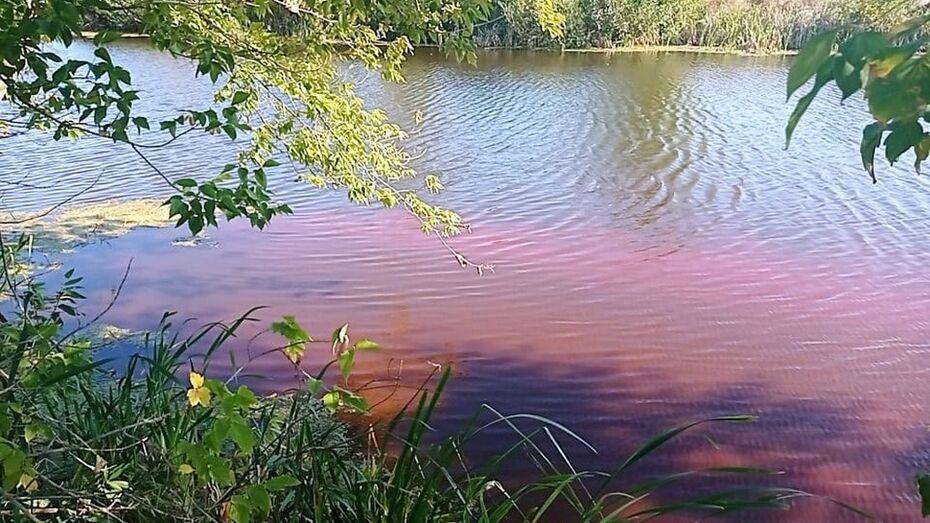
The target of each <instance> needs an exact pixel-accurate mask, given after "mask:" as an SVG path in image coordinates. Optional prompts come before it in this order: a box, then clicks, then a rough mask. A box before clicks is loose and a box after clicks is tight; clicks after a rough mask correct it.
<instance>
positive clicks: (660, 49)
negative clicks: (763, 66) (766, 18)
mask: <svg viewBox="0 0 930 523" xmlns="http://www.w3.org/2000/svg"><path fill="white" fill-rule="evenodd" d="M98 33H99V31H81V36H83V37H84V38H86V39H88V40H91V39H93V38H94V37H95V36H96V35H97V34H98ZM121 36H122V38H127V39H141V38H148V37H149V36H148V35H147V34H144V33H121ZM417 47H420V48H426V49H429V48H435V47H436V46H434V45H420V46H417ZM477 48H478V49H479V50H482V51H533V52H547V53H599V54H615V53H694V54H725V55H735V56H794V55H796V54H798V52H797V51H796V50H771V51H763V50H747V49H731V48H726V47H705V46H699V45H623V46H617V47H587V48H556V47H527V46H512V47H511V46H477Z"/></svg>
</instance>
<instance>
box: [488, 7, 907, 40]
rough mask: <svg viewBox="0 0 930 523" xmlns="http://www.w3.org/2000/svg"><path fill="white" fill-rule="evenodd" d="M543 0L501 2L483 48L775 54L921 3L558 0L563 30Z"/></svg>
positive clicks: (890, 20) (873, 25)
mask: <svg viewBox="0 0 930 523" xmlns="http://www.w3.org/2000/svg"><path fill="white" fill-rule="evenodd" d="M538 3H539V2H537V1H535V0H501V1H500V2H498V3H497V4H495V8H494V14H493V15H492V17H491V22H489V23H487V24H485V25H483V26H481V27H480V28H479V29H478V31H477V40H478V42H479V43H480V44H481V45H487V46H504V47H554V48H560V47H567V48H613V47H623V46H699V47H711V48H722V49H732V50H743V51H756V52H772V51H785V50H793V49H798V48H800V47H801V46H802V45H803V44H804V43H805V42H806V41H807V40H809V39H810V38H811V37H812V36H813V35H815V34H817V33H818V32H820V31H823V30H824V29H826V28H832V27H842V26H846V27H851V28H860V29H877V30H887V29H890V28H891V27H892V26H894V25H895V24H897V23H899V22H900V21H901V20H906V19H908V18H910V17H912V16H914V15H915V14H916V13H917V12H918V9H919V8H918V7H917V5H918V4H917V2H913V1H904V2H900V1H896V2H887V1H884V0H813V1H810V2H804V1H800V0H763V1H750V0H558V1H556V2H554V4H555V9H556V10H558V12H560V13H562V14H563V15H564V29H563V31H562V34H560V35H557V36H555V37H554V36H553V35H552V34H550V33H548V32H546V31H543V30H541V28H540V25H539V24H538V23H536V14H535V13H536V10H537V6H538Z"/></svg>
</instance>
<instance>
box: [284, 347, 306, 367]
mask: <svg viewBox="0 0 930 523" xmlns="http://www.w3.org/2000/svg"><path fill="white" fill-rule="evenodd" d="M284 355H285V356H287V359H289V360H291V363H293V364H294V365H300V360H301V358H303V356H304V348H303V347H298V346H296V345H292V346H290V347H287V348H285V349H284Z"/></svg>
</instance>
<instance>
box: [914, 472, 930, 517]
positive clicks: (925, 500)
mask: <svg viewBox="0 0 930 523" xmlns="http://www.w3.org/2000/svg"><path fill="white" fill-rule="evenodd" d="M917 493H918V494H920V514H921V515H922V516H923V517H927V516H930V475H928V474H919V475H918V476H917Z"/></svg>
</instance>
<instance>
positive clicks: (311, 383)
mask: <svg viewBox="0 0 930 523" xmlns="http://www.w3.org/2000/svg"><path fill="white" fill-rule="evenodd" d="M322 387H323V380H318V379H316V378H314V377H312V376H311V377H309V378H307V390H309V391H310V395H311V396H316V394H317V393H318V392H320V389H321V388H322Z"/></svg>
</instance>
